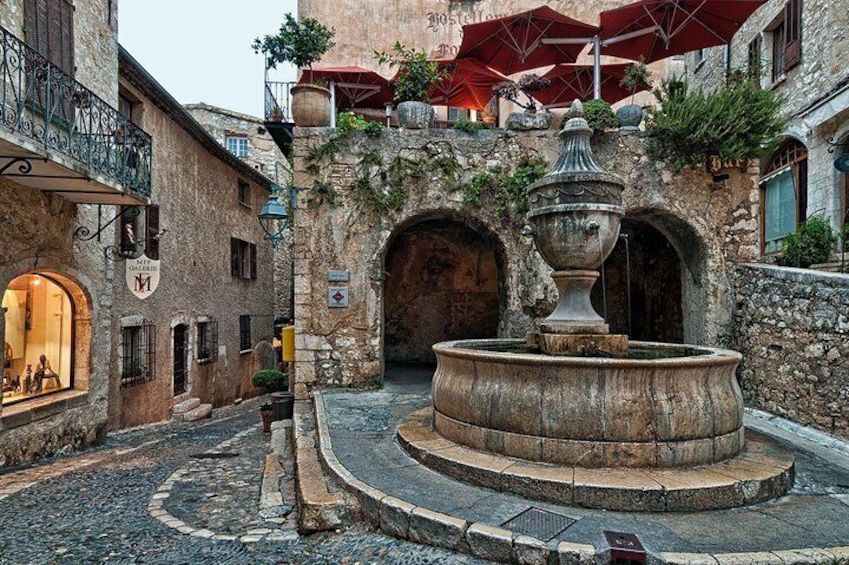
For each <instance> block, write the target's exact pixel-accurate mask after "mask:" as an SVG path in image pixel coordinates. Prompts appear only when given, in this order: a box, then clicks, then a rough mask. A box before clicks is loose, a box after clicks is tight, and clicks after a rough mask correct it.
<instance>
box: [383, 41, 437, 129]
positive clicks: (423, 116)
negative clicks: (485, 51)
mask: <svg viewBox="0 0 849 565" xmlns="http://www.w3.org/2000/svg"><path fill="white" fill-rule="evenodd" d="M392 51H393V53H392V54H389V53H386V52H385V51H375V52H374V58H375V59H376V60H377V62H378V63H379V64H381V65H385V64H388V65H389V66H392V67H395V66H397V67H398V74H397V75H396V76H395V79H394V88H395V101H396V102H398V123H399V124H400V125H401V127H405V128H411V129H422V128H427V127H430V126H431V125H432V124H433V120H434V115H435V114H434V111H433V107H432V106H431V105H430V104H429V101H430V94H429V92H430V89H431V88H432V87H433V86H434V85H436V84H437V83H439V81H441V80H444V79H445V78H446V77H447V76H448V71H447V69H442V68H440V67H439V65H438V64H437V63H436V62H434V61H428V60H427V53H426V52H425V51H424V49H421V50H419V49H416V48H414V47H411V48H409V49H408V48H406V47H404V45H402V44H401V42H399V41H396V42H395V45H394V46H393V47H392Z"/></svg>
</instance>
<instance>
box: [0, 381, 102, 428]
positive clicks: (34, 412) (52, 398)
mask: <svg viewBox="0 0 849 565" xmlns="http://www.w3.org/2000/svg"><path fill="white" fill-rule="evenodd" d="M88 401H89V399H88V391H87V390H68V391H64V392H57V393H54V394H49V395H46V396H42V397H39V398H33V399H31V400H25V401H22V402H20V403H17V404H13V405H11V406H4V407H3V409H2V413H0V430H11V429H13V428H18V427H20V426H24V425H26V424H29V423H31V422H35V421H37V420H42V419H45V418H49V417H51V416H55V415H57V414H60V413H62V412H65V411H66V410H71V409H73V408H79V407H81V406H85V405H87V404H88Z"/></svg>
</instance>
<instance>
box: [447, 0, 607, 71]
mask: <svg viewBox="0 0 849 565" xmlns="http://www.w3.org/2000/svg"><path fill="white" fill-rule="evenodd" d="M597 33H598V28H597V27H596V26H593V25H589V24H585V23H583V22H580V21H578V20H574V19H572V18H570V17H568V16H564V15H563V14H561V13H559V12H556V11H554V10H552V9H551V8H549V7H548V6H541V7H539V8H536V9H534V10H529V11H527V12H522V13H520V14H514V15H512V16H506V17H503V18H497V19H494V20H489V21H486V22H480V23H477V24H469V25H464V26H463V42H462V43H461V44H460V50H459V52H458V53H457V58H458V59H460V58H473V59H477V60H478V61H480V62H481V63H483V64H485V65H486V66H488V67H490V68H492V69H495V70H497V71H499V72H502V73H504V74H507V75H510V74H513V73H517V72H519V71H525V70H528V69H535V68H537V67H544V66H547V65H555V64H557V63H574V62H575V59H576V58H577V56H578V54H579V53H580V52H581V49H583V48H584V46H585V45H586V44H587V43H588V42H589V41H590V39H591V38H592V37H593V36H594V35H596V34H597ZM546 38H548V39H568V38H574V39H585V40H586V41H583V42H579V43H575V44H561V45H549V44H545V43H542V40H543V39H546Z"/></svg>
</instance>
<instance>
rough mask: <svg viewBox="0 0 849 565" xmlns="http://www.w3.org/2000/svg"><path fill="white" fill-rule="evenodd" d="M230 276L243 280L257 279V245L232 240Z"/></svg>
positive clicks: (232, 238)
mask: <svg viewBox="0 0 849 565" xmlns="http://www.w3.org/2000/svg"><path fill="white" fill-rule="evenodd" d="M230 274H231V275H233V276H234V277H239V278H241V279H255V278H256V245H255V244H253V243H248V242H247V241H242V240H241V239H236V238H235V237H231V238H230Z"/></svg>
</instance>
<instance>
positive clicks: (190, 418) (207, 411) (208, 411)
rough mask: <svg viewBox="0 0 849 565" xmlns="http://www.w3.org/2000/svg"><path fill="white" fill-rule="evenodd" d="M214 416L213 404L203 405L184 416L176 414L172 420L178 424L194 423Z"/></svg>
mask: <svg viewBox="0 0 849 565" xmlns="http://www.w3.org/2000/svg"><path fill="white" fill-rule="evenodd" d="M211 415H212V404H201V405H200V406H198V407H197V408H193V409H191V410H189V411H188V412H185V413H183V414H174V416H173V417H172V420H176V421H178V422H194V421H195V420H200V419H202V418H209V417H210V416H211Z"/></svg>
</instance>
